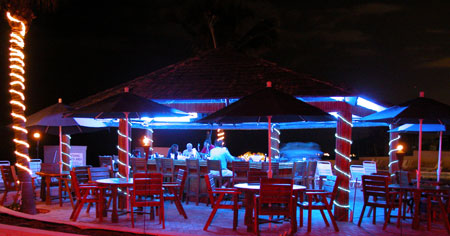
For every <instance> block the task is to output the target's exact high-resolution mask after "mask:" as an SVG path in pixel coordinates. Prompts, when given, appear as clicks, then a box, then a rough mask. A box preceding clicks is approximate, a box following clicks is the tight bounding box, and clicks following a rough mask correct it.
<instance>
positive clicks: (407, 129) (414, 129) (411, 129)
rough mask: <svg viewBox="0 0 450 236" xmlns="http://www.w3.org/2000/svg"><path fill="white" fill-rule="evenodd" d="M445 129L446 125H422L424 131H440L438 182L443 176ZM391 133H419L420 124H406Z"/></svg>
mask: <svg viewBox="0 0 450 236" xmlns="http://www.w3.org/2000/svg"><path fill="white" fill-rule="evenodd" d="M444 131H445V125H437V124H426V125H422V132H439V154H438V168H437V170H436V176H437V182H439V181H440V178H441V161H442V132H444ZM389 132H390V133H419V132H420V125H418V124H404V125H402V126H399V127H397V128H395V129H391V130H389Z"/></svg>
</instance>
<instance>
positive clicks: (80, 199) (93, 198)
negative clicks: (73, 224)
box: [70, 171, 104, 222]
mask: <svg viewBox="0 0 450 236" xmlns="http://www.w3.org/2000/svg"><path fill="white" fill-rule="evenodd" d="M70 176H71V180H72V188H73V190H74V192H75V196H76V200H77V202H76V204H75V207H74V209H73V211H72V214H71V215H70V219H71V220H72V221H76V220H77V218H78V215H79V214H80V211H81V209H82V208H83V206H84V204H85V203H95V207H96V217H98V218H99V221H100V222H102V221H103V190H104V188H102V187H99V186H95V185H80V184H79V183H78V179H77V177H76V173H75V172H74V171H70ZM87 212H88V213H89V208H88V210H87Z"/></svg>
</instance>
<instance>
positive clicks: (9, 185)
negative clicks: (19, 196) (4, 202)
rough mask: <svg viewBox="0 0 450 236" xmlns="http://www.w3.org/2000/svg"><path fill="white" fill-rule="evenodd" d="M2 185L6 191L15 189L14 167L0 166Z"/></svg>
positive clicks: (15, 176)
mask: <svg viewBox="0 0 450 236" xmlns="http://www.w3.org/2000/svg"><path fill="white" fill-rule="evenodd" d="M0 172H1V174H2V180H3V184H4V185H5V189H6V190H13V189H14V188H15V187H17V181H18V178H17V174H16V169H15V168H14V166H0Z"/></svg>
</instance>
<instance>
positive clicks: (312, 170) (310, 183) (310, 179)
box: [305, 161, 317, 189]
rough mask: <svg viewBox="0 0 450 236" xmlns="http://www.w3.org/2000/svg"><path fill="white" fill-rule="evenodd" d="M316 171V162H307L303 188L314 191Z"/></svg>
mask: <svg viewBox="0 0 450 236" xmlns="http://www.w3.org/2000/svg"><path fill="white" fill-rule="evenodd" d="M316 170H317V161H309V162H308V167H307V174H306V179H305V186H306V188H307V189H314V188H315V186H316V184H315V180H316Z"/></svg>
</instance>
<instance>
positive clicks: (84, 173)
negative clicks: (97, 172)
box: [72, 165, 92, 184]
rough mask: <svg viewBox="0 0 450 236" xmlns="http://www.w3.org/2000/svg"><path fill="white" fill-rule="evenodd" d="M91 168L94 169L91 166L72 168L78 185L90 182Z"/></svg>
mask: <svg viewBox="0 0 450 236" xmlns="http://www.w3.org/2000/svg"><path fill="white" fill-rule="evenodd" d="M91 167H92V166H91V165H86V166H76V167H73V168H72V171H73V172H74V173H75V176H76V178H77V181H78V183H80V184H84V183H87V182H89V172H88V169H89V168H91Z"/></svg>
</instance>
